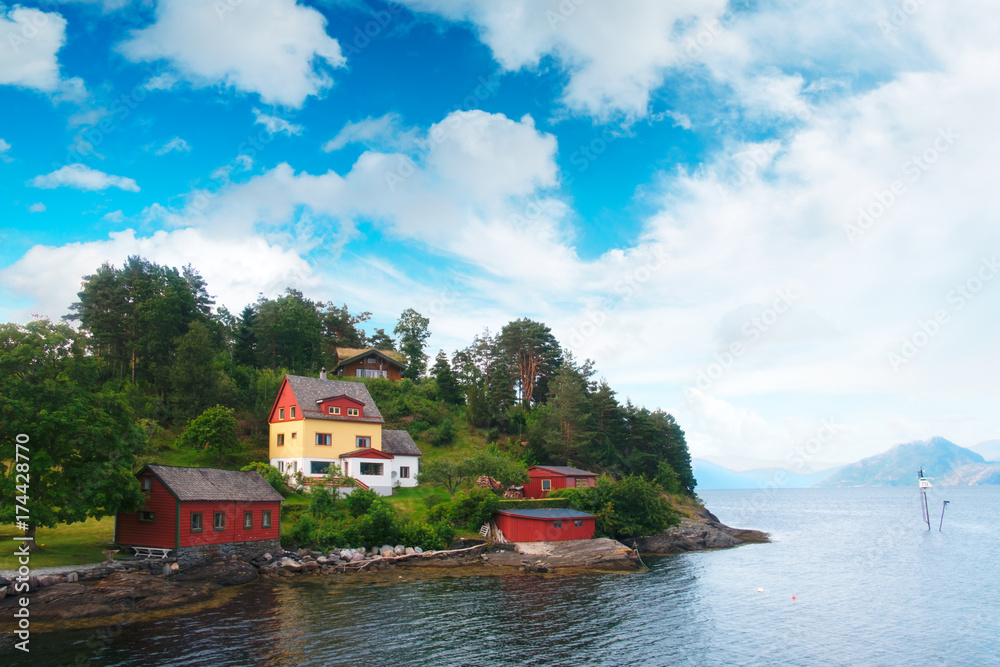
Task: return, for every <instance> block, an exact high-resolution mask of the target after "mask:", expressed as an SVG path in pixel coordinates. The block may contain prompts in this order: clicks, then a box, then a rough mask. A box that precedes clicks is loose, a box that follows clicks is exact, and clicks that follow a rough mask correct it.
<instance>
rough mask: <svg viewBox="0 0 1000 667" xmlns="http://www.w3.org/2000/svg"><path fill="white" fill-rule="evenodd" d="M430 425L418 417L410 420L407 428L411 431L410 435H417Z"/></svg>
mask: <svg viewBox="0 0 1000 667" xmlns="http://www.w3.org/2000/svg"><path fill="white" fill-rule="evenodd" d="M430 427H431V425H430V424H428V423H427V422H425V421H422V420H419V419H418V420H414V421H412V422H410V423H409V425H408V426H407V427H406V430H407V431H408V432H409V434H410V435H412V436H414V437H415V436H418V435H420V434H421V433H423V432H424V431H426V430H427V429H429V428H430Z"/></svg>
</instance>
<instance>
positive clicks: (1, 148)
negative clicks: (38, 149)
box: [0, 139, 14, 162]
mask: <svg viewBox="0 0 1000 667" xmlns="http://www.w3.org/2000/svg"><path fill="white" fill-rule="evenodd" d="M9 150H10V144H8V143H7V142H6V141H4V140H3V139H0V161H2V162H13V160H14V159H13V158H12V157H11V156H9V155H7V152H8V151H9Z"/></svg>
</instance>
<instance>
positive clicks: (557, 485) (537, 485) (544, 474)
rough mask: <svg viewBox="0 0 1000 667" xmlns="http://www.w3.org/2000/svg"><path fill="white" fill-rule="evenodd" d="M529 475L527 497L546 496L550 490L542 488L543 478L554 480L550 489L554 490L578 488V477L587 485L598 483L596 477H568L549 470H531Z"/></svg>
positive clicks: (525, 492) (526, 487)
mask: <svg viewBox="0 0 1000 667" xmlns="http://www.w3.org/2000/svg"><path fill="white" fill-rule="evenodd" d="M528 475H530V479H529V480H528V484H527V486H525V487H524V497H525V498H544V497H545V496H547V495H548V493H549V492H548V491H543V490H542V480H543V479H548V480H551V481H552V487H551V488H550V489H549V491H554V490H555V489H565V488H567V487H569V488H576V480H578V479H579V480H584V481H586V483H587V486H596V485H597V480H596V478H594V477H566V476H564V475H559V474H557V473H554V472H549V471H548V470H529V471H528Z"/></svg>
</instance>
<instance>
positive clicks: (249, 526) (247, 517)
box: [243, 510, 253, 530]
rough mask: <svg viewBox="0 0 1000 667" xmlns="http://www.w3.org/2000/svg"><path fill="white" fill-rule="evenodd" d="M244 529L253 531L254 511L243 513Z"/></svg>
mask: <svg viewBox="0 0 1000 667" xmlns="http://www.w3.org/2000/svg"><path fill="white" fill-rule="evenodd" d="M243 529H244V530H253V510H248V511H246V512H244V513H243Z"/></svg>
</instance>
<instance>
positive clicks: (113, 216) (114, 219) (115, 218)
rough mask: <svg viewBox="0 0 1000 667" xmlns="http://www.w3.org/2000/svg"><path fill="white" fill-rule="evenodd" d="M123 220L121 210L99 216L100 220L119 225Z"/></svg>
mask: <svg viewBox="0 0 1000 667" xmlns="http://www.w3.org/2000/svg"><path fill="white" fill-rule="evenodd" d="M124 219H125V214H124V213H122V212H121V209H119V210H117V211H111V212H110V213H105V214H104V215H102V216H101V220H107V221H108V222H110V223H113V224H114V223H119V222H121V221H122V220H124Z"/></svg>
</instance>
